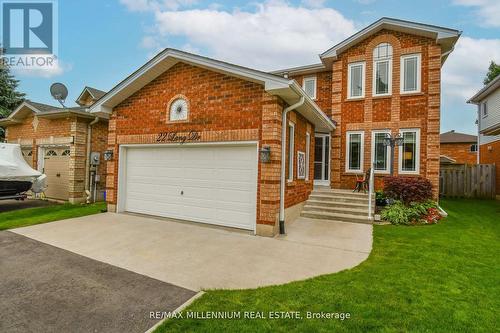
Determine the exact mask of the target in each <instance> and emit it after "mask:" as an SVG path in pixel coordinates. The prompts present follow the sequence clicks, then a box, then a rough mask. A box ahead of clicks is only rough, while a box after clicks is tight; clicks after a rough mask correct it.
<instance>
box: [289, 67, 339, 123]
mask: <svg viewBox="0 0 500 333" xmlns="http://www.w3.org/2000/svg"><path fill="white" fill-rule="evenodd" d="M311 76H315V77H316V99H315V100H314V101H315V102H316V104H318V106H319V107H320V108H321V110H322V111H323V112H324V113H326V114H327V115H328V116H331V114H332V72H331V71H324V72H318V73H314V74H306V75H295V76H290V78H291V79H294V80H296V81H297V82H298V83H299V84H300V86H302V84H303V80H304V78H306V77H311Z"/></svg>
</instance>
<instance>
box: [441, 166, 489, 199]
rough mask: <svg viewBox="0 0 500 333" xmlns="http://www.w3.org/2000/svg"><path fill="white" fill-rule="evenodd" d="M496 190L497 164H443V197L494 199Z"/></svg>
mask: <svg viewBox="0 0 500 333" xmlns="http://www.w3.org/2000/svg"><path fill="white" fill-rule="evenodd" d="M495 192H496V191H495V164H474V165H467V164H465V165H447V166H441V169H440V171H439V195H440V196H442V197H458V198H484V199H494V198H495V194H496V193H495Z"/></svg>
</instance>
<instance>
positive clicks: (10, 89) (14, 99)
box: [0, 52, 25, 142]
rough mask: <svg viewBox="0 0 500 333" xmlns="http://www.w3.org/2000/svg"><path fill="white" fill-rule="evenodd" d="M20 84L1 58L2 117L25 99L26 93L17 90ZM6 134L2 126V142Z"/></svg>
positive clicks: (0, 106) (0, 92)
mask: <svg viewBox="0 0 500 333" xmlns="http://www.w3.org/2000/svg"><path fill="white" fill-rule="evenodd" d="M1 54H2V53H1V52H0V55H1ZM18 85H19V81H18V80H16V79H15V78H14V76H13V75H12V74H11V73H10V68H9V67H8V66H7V65H5V64H4V63H3V61H2V58H0V118H4V117H7V116H8V115H9V114H10V113H11V112H12V111H13V110H14V109H15V108H16V107H17V106H18V105H19V104H21V103H22V102H23V101H24V96H25V94H24V93H21V92H19V91H18V90H17V87H18ZM4 135H5V131H4V129H3V128H0V142H1V141H3V139H4Z"/></svg>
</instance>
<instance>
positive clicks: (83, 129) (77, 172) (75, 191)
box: [68, 118, 87, 203]
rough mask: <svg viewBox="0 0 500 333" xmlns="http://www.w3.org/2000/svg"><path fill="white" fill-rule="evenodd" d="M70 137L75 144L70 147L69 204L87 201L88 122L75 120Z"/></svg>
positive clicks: (72, 123)
mask: <svg viewBox="0 0 500 333" xmlns="http://www.w3.org/2000/svg"><path fill="white" fill-rule="evenodd" d="M70 135H71V136H73V138H74V140H75V141H74V142H73V144H72V145H71V147H70V154H71V155H70V159H69V184H68V189H69V202H71V203H78V202H83V201H84V200H85V164H86V163H87V158H86V157H87V122H84V121H82V120H81V119H78V118H74V119H73V121H72V122H71V129H70Z"/></svg>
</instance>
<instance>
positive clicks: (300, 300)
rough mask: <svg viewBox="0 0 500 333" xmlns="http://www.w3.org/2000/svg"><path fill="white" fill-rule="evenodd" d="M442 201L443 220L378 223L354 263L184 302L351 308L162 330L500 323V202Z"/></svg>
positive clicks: (463, 327)
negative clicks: (344, 315) (325, 315)
mask: <svg viewBox="0 0 500 333" xmlns="http://www.w3.org/2000/svg"><path fill="white" fill-rule="evenodd" d="M441 204H442V206H443V208H444V209H445V210H446V211H447V212H448V213H449V217H448V218H446V219H444V220H442V221H441V223H440V224H437V225H425V226H413V227H405V226H374V246H373V251H372V253H371V254H370V257H369V258H368V260H366V261H365V262H363V263H362V264H361V265H359V266H358V267H355V268H353V269H351V270H346V271H343V272H339V273H336V274H331V275H324V276H320V277H317V278H313V279H309V280H306V281H301V282H294V283H290V284H287V285H283V286H276V287H265V288H259V289H253V290H241V291H224V290H218V291H217V290H216V291H208V292H207V293H206V294H205V295H204V296H203V297H201V298H200V299H198V300H197V301H195V302H194V303H193V304H192V305H191V306H190V307H188V309H187V310H188V311H242V312H243V311H263V312H264V313H268V312H269V311H300V312H301V313H302V316H305V314H306V312H307V311H311V312H321V311H323V312H349V313H350V314H351V318H350V319H346V320H344V321H341V320H338V319H316V320H313V319H298V320H292V319H279V320H278V319H255V320H249V319H233V320H230V319H225V320H222V319H185V318H184V319H171V320H168V321H167V322H165V323H164V324H163V325H162V326H160V327H159V328H158V329H157V330H156V332H192V331H198V332H225V331H231V332H265V331H267V332H270V331H272V332H318V331H323V332H342V331H349V332H365V331H383V332H405V331H411V332H424V331H427V332H465V331H467V332H478V331H482V332H494V331H497V330H498V327H500V322H499V320H498V309H500V255H499V254H500V242H499V240H500V204H499V203H498V202H495V201H479V200H467V201H466V200H443V201H442V202H441ZM269 255H276V254H273V253H270V254H269ZM256 264H258V263H256Z"/></svg>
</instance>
